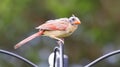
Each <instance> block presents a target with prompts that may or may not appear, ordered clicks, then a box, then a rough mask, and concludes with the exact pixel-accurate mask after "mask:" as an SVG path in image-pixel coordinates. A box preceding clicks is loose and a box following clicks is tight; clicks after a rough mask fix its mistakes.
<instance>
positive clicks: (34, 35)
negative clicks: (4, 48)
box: [14, 31, 43, 49]
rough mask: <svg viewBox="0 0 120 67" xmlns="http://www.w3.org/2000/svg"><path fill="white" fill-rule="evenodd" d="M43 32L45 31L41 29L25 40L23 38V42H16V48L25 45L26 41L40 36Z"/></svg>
mask: <svg viewBox="0 0 120 67" xmlns="http://www.w3.org/2000/svg"><path fill="white" fill-rule="evenodd" d="M42 34H43V31H39V32H37V33H35V34H33V35H31V36H29V37H27V38H25V39H24V40H22V41H21V42H19V43H18V44H16V45H15V46H14V49H17V48H19V47H20V46H22V45H24V44H25V43H27V42H29V41H30V40H32V39H34V38H36V37H38V36H40V35H42Z"/></svg>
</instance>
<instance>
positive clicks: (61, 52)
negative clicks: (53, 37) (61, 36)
mask: <svg viewBox="0 0 120 67" xmlns="http://www.w3.org/2000/svg"><path fill="white" fill-rule="evenodd" d="M58 44H59V52H60V53H59V54H60V57H59V59H60V60H59V63H60V64H59V65H60V67H64V59H63V54H64V53H63V52H64V50H63V46H64V44H63V43H62V42H61V41H58Z"/></svg>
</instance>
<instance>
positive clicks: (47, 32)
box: [14, 15, 81, 49]
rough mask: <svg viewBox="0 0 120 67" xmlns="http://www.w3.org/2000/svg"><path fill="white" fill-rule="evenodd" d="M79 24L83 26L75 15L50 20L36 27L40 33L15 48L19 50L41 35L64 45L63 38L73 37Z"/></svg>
mask: <svg viewBox="0 0 120 67" xmlns="http://www.w3.org/2000/svg"><path fill="white" fill-rule="evenodd" d="M79 24H81V22H80V20H79V19H78V18H77V17H75V16H74V15H73V16H72V17H70V18H60V19H55V20H48V21H47V22H46V23H44V24H42V25H40V26H38V27H36V29H39V32H37V33H35V34H33V35H31V36H29V37H27V38H26V39H24V40H22V41H21V42H19V43H18V44H16V45H15V46H14V48H15V49H17V48H19V47H20V46H22V45H24V44H25V43H27V42H28V41H30V40H32V39H34V38H36V37H38V36H41V35H43V36H49V37H51V38H53V39H56V40H59V41H61V42H63V43H64V41H63V40H62V38H64V37H67V36H69V35H71V34H72V33H73V32H74V31H75V30H76V29H77V27H78V25H79Z"/></svg>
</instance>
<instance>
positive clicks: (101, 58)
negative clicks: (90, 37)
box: [84, 50, 120, 67]
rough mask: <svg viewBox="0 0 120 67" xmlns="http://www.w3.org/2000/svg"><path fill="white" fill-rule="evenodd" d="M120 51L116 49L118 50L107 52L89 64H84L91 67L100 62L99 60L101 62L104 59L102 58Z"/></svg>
mask: <svg viewBox="0 0 120 67" xmlns="http://www.w3.org/2000/svg"><path fill="white" fill-rule="evenodd" d="M119 53H120V50H116V51H113V52H110V53H108V54H105V55H103V56H101V57H99V58H98V59H96V60H94V61H93V62H91V63H89V64H87V65H86V66H84V67H91V66H93V65H95V64H96V63H98V62H100V61H102V60H104V59H106V58H108V57H110V56H113V55H116V54H119Z"/></svg>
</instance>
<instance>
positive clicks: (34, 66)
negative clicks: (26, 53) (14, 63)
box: [0, 49, 38, 67]
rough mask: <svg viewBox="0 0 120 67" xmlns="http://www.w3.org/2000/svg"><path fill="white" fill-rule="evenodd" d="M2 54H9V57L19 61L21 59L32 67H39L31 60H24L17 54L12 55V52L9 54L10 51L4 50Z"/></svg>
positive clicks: (0, 51)
mask: <svg viewBox="0 0 120 67" xmlns="http://www.w3.org/2000/svg"><path fill="white" fill-rule="evenodd" d="M0 53H3V54H7V55H9V56H12V57H15V58H18V59H20V60H22V61H24V62H26V63H27V64H29V65H31V66H32V67H38V66H37V65H35V64H34V63H32V62H31V61H29V60H27V59H25V58H23V57H22V56H20V55H17V54H15V53H12V52H9V51H6V50H2V49H0Z"/></svg>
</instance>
